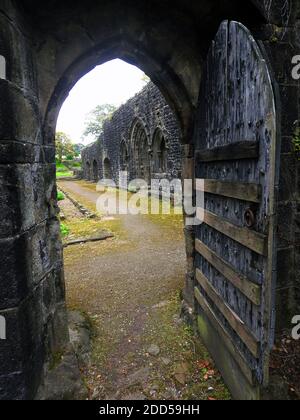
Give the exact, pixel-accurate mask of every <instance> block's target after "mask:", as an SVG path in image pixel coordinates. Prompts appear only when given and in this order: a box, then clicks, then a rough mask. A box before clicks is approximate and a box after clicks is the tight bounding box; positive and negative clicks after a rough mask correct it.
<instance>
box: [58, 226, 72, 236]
mask: <svg viewBox="0 0 300 420" xmlns="http://www.w3.org/2000/svg"><path fill="white" fill-rule="evenodd" d="M60 233H61V236H62V237H63V238H64V237H65V236H68V235H69V233H70V229H69V228H68V226H67V225H65V224H64V223H61V224H60Z"/></svg>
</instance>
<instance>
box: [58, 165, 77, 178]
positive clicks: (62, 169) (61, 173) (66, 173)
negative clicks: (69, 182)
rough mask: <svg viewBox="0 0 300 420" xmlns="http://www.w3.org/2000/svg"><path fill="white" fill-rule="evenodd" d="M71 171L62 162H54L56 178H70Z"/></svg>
mask: <svg viewBox="0 0 300 420" xmlns="http://www.w3.org/2000/svg"><path fill="white" fill-rule="evenodd" d="M72 176H73V172H71V171H70V169H69V168H67V167H66V166H65V165H64V164H63V163H56V177H57V178H70V177H72Z"/></svg>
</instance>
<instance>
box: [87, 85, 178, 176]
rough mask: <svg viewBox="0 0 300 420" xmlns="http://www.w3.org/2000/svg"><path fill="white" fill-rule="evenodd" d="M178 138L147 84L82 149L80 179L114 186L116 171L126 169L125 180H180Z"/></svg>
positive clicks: (159, 98) (170, 116)
mask: <svg viewBox="0 0 300 420" xmlns="http://www.w3.org/2000/svg"><path fill="white" fill-rule="evenodd" d="M180 137H181V133H180V127H179V124H178V122H177V120H176V117H175V116H174V113H173V111H172V110H171V108H170V107H169V106H168V104H167V103H166V100H165V99H164V97H163V96H162V94H161V93H160V91H159V89H158V88H157V87H156V86H155V85H154V84H153V83H152V82H150V83H149V84H148V85H147V86H146V87H145V88H144V89H143V90H142V91H141V92H140V93H138V94H137V95H136V96H135V97H134V98H132V99H130V100H129V101H128V102H127V103H126V104H125V105H123V106H121V107H120V108H119V109H118V110H117V111H116V112H115V113H114V115H113V116H112V118H111V119H110V120H108V121H106V123H105V124H104V129H103V134H102V135H101V136H100V138H99V140H98V141H97V142H95V143H93V144H92V145H90V146H88V147H86V148H85V149H84V150H83V152H82V160H83V173H84V177H85V178H86V179H88V180H93V181H98V180H99V179H102V178H111V179H113V180H114V181H115V182H116V183H118V181H119V173H120V171H124V170H127V171H128V176H129V180H132V179H135V178H143V179H145V180H146V181H149V180H150V179H160V178H167V179H169V180H171V179H175V178H181V175H182V144H181V139H180ZM141 168H142V170H141Z"/></svg>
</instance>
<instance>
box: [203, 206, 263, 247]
mask: <svg viewBox="0 0 300 420" xmlns="http://www.w3.org/2000/svg"><path fill="white" fill-rule="evenodd" d="M202 216H203V217H202ZM197 218H198V219H199V220H202V219H203V222H204V223H205V224H207V225H209V226H210V227H212V228H213V229H216V230H217V231H219V232H221V233H222V234H223V235H226V236H228V237H229V238H231V239H233V240H235V241H236V242H239V243H240V244H242V245H244V246H245V247H247V248H249V249H252V251H254V252H257V253H258V254H260V255H266V254H267V245H268V244H267V237H266V236H265V235H262V234H261V233H258V232H255V231H253V230H250V229H248V228H245V227H239V226H236V225H234V224H233V223H231V222H229V221H228V220H226V219H223V218H221V217H218V216H216V215H215V214H213V213H211V212H209V211H207V210H203V209H199V208H198V209H197Z"/></svg>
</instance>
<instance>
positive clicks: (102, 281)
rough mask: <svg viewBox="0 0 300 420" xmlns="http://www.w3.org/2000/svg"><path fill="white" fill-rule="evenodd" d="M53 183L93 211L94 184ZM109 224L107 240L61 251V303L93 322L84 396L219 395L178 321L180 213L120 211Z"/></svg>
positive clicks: (215, 378)
mask: <svg viewBox="0 0 300 420" xmlns="http://www.w3.org/2000/svg"><path fill="white" fill-rule="evenodd" d="M60 185H62V187H63V188H64V189H65V190H67V191H68V192H70V193H72V194H73V196H74V197H76V198H77V199H78V200H81V202H82V203H83V204H85V205H86V206H90V208H92V209H93V210H94V211H95V203H96V201H97V199H98V197H99V193H97V192H96V191H95V186H92V185H88V184H84V183H83V182H71V181H69V182H61V183H60ZM108 220H110V217H108ZM116 222H117V224H116ZM99 223H102V222H99ZM103 223H104V225H105V227H107V223H110V222H105V221H104V222H103ZM111 229H112V230H113V231H114V233H115V234H116V239H114V240H109V241H107V242H105V243H101V244H99V243H96V244H86V245H84V246H83V245H80V246H76V247H72V248H70V249H66V250H65V266H66V270H65V271H66V286H67V300H68V305H69V306H70V307H71V308H77V309H78V308H79V309H81V310H83V311H84V312H86V313H87V314H88V315H89V316H90V318H91V319H92V320H93V323H94V325H95V331H96V333H95V339H94V343H93V357H92V364H91V366H90V367H89V369H87V372H86V381H87V385H88V387H89V389H90V398H91V399H105V398H109V399H111V398H114V399H152V398H153V399H190V398H197V399H207V398H218V399H221V398H227V397H228V394H227V392H226V390H225V388H224V386H223V384H222V381H221V380H220V377H219V375H218V373H217V372H216V371H215V370H214V369H213V367H212V366H211V361H210V360H209V358H208V356H207V354H206V351H205V349H204V348H203V347H202V346H201V345H198V344H197V346H198V350H197V351H196V350H195V342H196V343H198V340H195V337H194V336H193V333H192V332H191V331H190V329H189V328H188V327H187V326H186V325H185V324H183V323H182V321H181V320H180V318H179V311H180V291H181V290H182V288H183V285H184V276H185V250H184V239H183V233H182V221H181V220H180V218H179V217H178V216H168V217H167V218H166V217H164V218H162V217H161V216H157V217H156V218H155V217H153V216H151V217H150V216H149V217H148V216H130V215H122V216H118V217H117V218H115V220H114V221H111ZM207 372H208V373H210V375H209V376H207Z"/></svg>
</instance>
